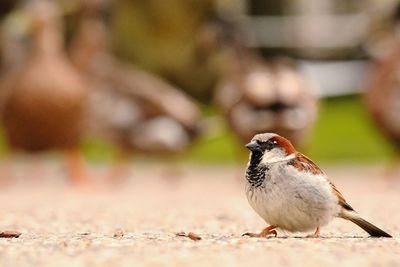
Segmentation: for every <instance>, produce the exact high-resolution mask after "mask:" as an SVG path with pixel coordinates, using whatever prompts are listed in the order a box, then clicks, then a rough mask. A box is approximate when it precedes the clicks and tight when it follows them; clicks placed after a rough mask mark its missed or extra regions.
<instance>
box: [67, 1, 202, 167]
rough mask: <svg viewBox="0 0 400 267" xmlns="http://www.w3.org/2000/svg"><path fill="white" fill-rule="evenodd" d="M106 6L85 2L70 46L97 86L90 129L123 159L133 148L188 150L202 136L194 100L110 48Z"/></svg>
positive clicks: (154, 151) (153, 152) (157, 151)
mask: <svg viewBox="0 0 400 267" xmlns="http://www.w3.org/2000/svg"><path fill="white" fill-rule="evenodd" d="M104 5H105V2H104V1H84V2H83V7H82V8H83V12H82V21H81V23H80V27H79V31H78V33H77V35H76V36H75V38H74V39H73V41H72V43H71V46H70V54H71V59H72V61H73V62H74V64H75V66H76V67H77V68H78V69H79V70H80V72H81V73H82V74H83V75H85V77H87V78H88V80H89V81H90V82H91V86H92V88H93V90H92V91H91V93H90V96H89V103H88V118H87V123H88V127H89V129H90V131H91V132H92V133H95V134H100V135H102V136H103V137H106V138H109V139H110V140H112V141H113V142H114V143H116V144H117V145H118V147H119V149H120V152H121V155H122V156H120V158H126V154H128V153H131V152H132V151H137V152H142V153H147V154H151V155H163V154H164V155H165V154H174V153H177V152H180V151H182V150H184V149H185V148H187V147H188V146H189V145H190V144H192V142H193V141H194V139H195V137H197V136H198V134H199V114H200V113H199V110H198V108H197V106H196V104H195V103H194V101H192V100H191V99H190V98H189V97H188V96H186V95H185V94H184V93H182V92H180V91H179V90H178V89H177V88H175V87H173V86H172V85H170V84H169V83H167V82H165V81H163V80H161V79H160V78H158V77H156V76H154V75H152V74H150V73H147V72H145V71H142V70H140V69H138V68H137V67H135V66H133V65H132V64H128V63H123V62H121V61H120V60H118V59H116V58H115V57H114V56H113V55H112V53H111V52H109V49H108V38H109V34H108V32H107V28H106V26H105V24H104V21H103V20H102V19H101V14H102V10H103V8H104ZM124 154H125V156H123V155H124ZM120 165H121V164H120V163H119V164H117V165H115V166H120ZM112 172H113V173H115V171H112ZM118 172H119V171H118Z"/></svg>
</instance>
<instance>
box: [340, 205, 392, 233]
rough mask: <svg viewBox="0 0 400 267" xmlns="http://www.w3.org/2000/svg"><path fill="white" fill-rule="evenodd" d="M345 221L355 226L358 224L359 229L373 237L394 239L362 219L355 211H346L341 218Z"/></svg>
mask: <svg viewBox="0 0 400 267" xmlns="http://www.w3.org/2000/svg"><path fill="white" fill-rule="evenodd" d="M340 217H342V218H343V219H347V220H349V221H351V222H353V223H355V224H357V225H358V226H359V227H361V228H362V229H364V231H366V232H367V233H368V234H370V235H371V236H372V237H392V236H391V235H389V234H388V233H386V232H385V231H383V230H381V229H379V228H378V227H376V226H375V225H373V224H372V223H370V222H367V221H366V220H364V219H363V218H361V217H360V216H359V215H358V214H357V213H356V212H354V211H346V212H345V213H342V214H341V216H340Z"/></svg>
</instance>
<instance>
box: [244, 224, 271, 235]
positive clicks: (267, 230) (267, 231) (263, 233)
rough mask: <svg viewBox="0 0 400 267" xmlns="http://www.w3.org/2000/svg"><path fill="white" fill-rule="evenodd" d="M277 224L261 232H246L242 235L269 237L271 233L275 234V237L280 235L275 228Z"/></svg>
mask: <svg viewBox="0 0 400 267" xmlns="http://www.w3.org/2000/svg"><path fill="white" fill-rule="evenodd" d="M276 227H277V226H276V225H270V226H268V227H267V228H265V229H264V230H262V231H261V232H260V233H245V234H243V235H242V236H250V237H268V236H269V235H274V236H275V237H276V236H277V235H278V233H277V232H276V230H275V228H276Z"/></svg>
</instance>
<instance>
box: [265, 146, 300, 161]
mask: <svg viewBox="0 0 400 267" xmlns="http://www.w3.org/2000/svg"><path fill="white" fill-rule="evenodd" d="M295 157H296V155H295V154H294V153H293V154H290V155H288V156H286V155H285V153H284V152H283V151H282V150H280V149H276V148H275V149H272V150H271V151H265V153H264V155H263V157H262V159H261V163H264V164H271V163H274V162H279V161H285V160H291V159H294V158H295Z"/></svg>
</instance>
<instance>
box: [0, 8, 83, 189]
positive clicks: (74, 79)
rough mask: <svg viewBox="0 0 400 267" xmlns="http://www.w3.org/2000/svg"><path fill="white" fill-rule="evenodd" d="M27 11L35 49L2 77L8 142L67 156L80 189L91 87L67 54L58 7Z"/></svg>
mask: <svg viewBox="0 0 400 267" xmlns="http://www.w3.org/2000/svg"><path fill="white" fill-rule="evenodd" d="M24 9H26V10H27V11H28V12H29V18H30V33H31V36H30V37H31V38H30V39H31V44H32V45H31V46H30V50H29V53H28V54H29V55H28V56H27V58H26V59H24V62H22V64H17V66H16V67H15V68H12V70H10V71H9V72H7V73H6V74H4V76H3V77H2V81H1V85H0V86H1V109H2V112H1V121H2V124H3V127H4V131H5V137H6V140H7V141H8V143H9V145H10V148H11V150H12V151H13V152H15V151H23V152H27V153H35V152H44V151H49V150H61V151H63V152H65V154H66V155H67V168H68V171H69V177H70V180H71V181H72V182H73V184H75V185H82V184H84V183H86V182H85V180H86V178H87V175H86V172H85V171H84V163H83V158H82V157H81V154H80V151H79V148H78V146H79V142H80V137H81V130H82V128H81V126H82V117H83V112H84V109H83V107H84V103H85V101H86V96H87V87H86V84H85V81H84V79H83V78H82V76H80V75H79V74H78V72H77V71H76V70H75V68H74V67H73V66H72V64H71V63H70V62H69V60H68V58H67V56H66V54H65V52H64V50H63V49H64V48H63V40H62V34H61V33H62V27H61V20H60V16H61V14H60V12H59V9H58V7H57V5H56V4H55V3H54V2H53V1H46V0H38V1H30V2H27V3H26V5H25V6H24Z"/></svg>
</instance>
